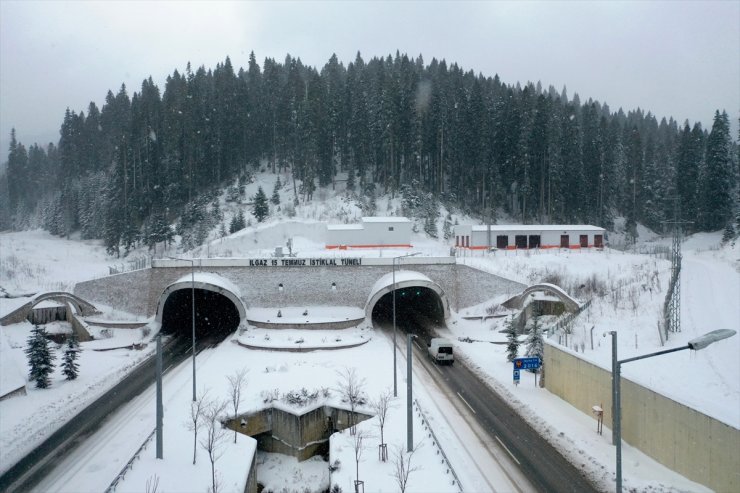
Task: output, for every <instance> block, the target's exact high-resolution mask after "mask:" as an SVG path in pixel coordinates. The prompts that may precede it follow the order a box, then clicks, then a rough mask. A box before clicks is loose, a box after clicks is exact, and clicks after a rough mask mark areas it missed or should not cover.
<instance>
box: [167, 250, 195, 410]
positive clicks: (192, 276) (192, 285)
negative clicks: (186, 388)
mask: <svg viewBox="0 0 740 493" xmlns="http://www.w3.org/2000/svg"><path fill="white" fill-rule="evenodd" d="M167 258H170V259H172V260H182V261H183V262H190V288H191V291H190V298H191V301H192V303H191V305H192V322H193V324H192V325H193V402H195V259H187V258H179V257H169V256H168V257H167Z"/></svg>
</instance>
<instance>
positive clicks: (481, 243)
mask: <svg viewBox="0 0 740 493" xmlns="http://www.w3.org/2000/svg"><path fill="white" fill-rule="evenodd" d="M605 233H606V230H605V229H604V228H600V227H598V226H591V225H583V224H575V225H574V224H547V225H543V224H495V225H490V226H489V225H485V224H484V225H472V224H460V225H457V226H455V247H456V248H466V249H470V250H485V249H488V248H496V249H498V250H515V249H520V248H521V249H528V248H603V247H604V235H605Z"/></svg>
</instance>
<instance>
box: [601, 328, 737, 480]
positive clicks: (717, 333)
mask: <svg viewBox="0 0 740 493" xmlns="http://www.w3.org/2000/svg"><path fill="white" fill-rule="evenodd" d="M609 333H610V334H611V335H612V420H613V423H612V442H613V443H614V445H616V446H617V493H622V410H621V402H620V399H621V373H622V364H623V363H629V362H631V361H637V360H640V359H645V358H652V357H653V356H660V355H661V354H668V353H675V352H676V351H683V350H684V349H692V350H694V351H698V350H699V349H704V348H705V347H707V346H709V345H710V344H712V343H714V342H717V341H721V340H722V339H727V338H728V337H732V336H734V335H735V333H736V332H735V331H734V330H730V329H718V330H713V331H711V332H707V333H706V334H704V335H703V336H699V337H697V338H696V339H692V340H690V341H689V342H688V344H686V345H685V346H681V347H677V348H673V349H665V350H663V351H658V352H655V353H650V354H644V355H642V356H635V357H634V358H626V359H623V360H618V359H617V333H616V331H611V332H609ZM604 335H606V334H604Z"/></svg>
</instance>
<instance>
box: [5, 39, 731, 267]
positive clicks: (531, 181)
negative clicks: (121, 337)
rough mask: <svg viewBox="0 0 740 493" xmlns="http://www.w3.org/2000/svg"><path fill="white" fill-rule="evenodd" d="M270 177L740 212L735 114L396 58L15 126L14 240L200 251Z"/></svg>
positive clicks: (642, 219)
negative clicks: (236, 191)
mask: <svg viewBox="0 0 740 493" xmlns="http://www.w3.org/2000/svg"><path fill="white" fill-rule="evenodd" d="M711 110H712V109H708V110H707V111H708V112H709V111H711ZM259 169H264V170H269V171H272V172H280V173H282V175H281V176H283V179H284V184H283V186H286V187H287V186H289V187H291V189H292V190H294V191H295V192H294V202H295V203H296V204H297V203H299V202H300V201H310V200H312V197H313V192H314V191H315V190H316V188H317V187H327V186H333V185H335V183H336V182H337V181H338V180H341V181H343V182H344V184H345V187H346V189H347V191H348V193H350V194H354V195H355V196H356V197H357V198H358V199H360V200H364V199H365V198H367V196H374V195H375V194H377V193H387V194H390V195H391V196H395V195H404V194H408V192H409V191H414V192H415V193H423V194H425V195H426V196H428V197H432V198H433V200H434V202H435V203H442V204H445V205H446V206H447V207H448V209H451V208H456V209H458V210H460V211H462V212H464V213H468V214H471V215H473V216H474V217H479V218H480V220H481V221H484V222H495V221H496V220H497V219H496V218H497V217H498V216H500V215H501V214H502V213H505V214H507V215H508V216H509V217H512V218H514V219H515V220H516V221H517V222H521V223H525V224H526V223H544V224H547V223H551V224H556V223H570V224H579V223H583V224H595V225H600V226H604V227H606V228H611V227H612V226H613V221H614V219H615V218H616V217H618V216H623V217H625V218H626V225H627V230H628V231H632V232H634V230H635V227H636V224H637V223H642V224H645V225H646V226H648V227H650V228H652V229H654V230H657V231H662V230H664V229H665V227H664V226H665V224H664V222H665V221H670V220H672V219H674V217H675V214H678V215H680V217H682V218H683V219H688V220H691V221H693V223H692V224H691V225H690V226H689V229H690V230H692V231H716V230H719V229H722V228H725V227H727V226H728V225H730V226H731V225H733V224H734V223H735V222H736V221H737V218H738V203H739V201H738V181H739V180H738V175H739V171H738V169H739V167H738V145H737V142H736V141H735V140H734V139H733V137H732V136H731V135H730V122H729V118H728V116H727V113H726V112H725V111H722V110H716V111H715V112H714V120H713V124H712V127H711V129H704V128H702V126H701V124H699V123H694V124H693V125H691V124H690V123H689V122H688V121H686V122H685V123H683V124H680V123H678V122H677V121H675V120H674V119H673V118H669V119H668V120H666V119H665V118H662V119H661V120H660V121H658V119H657V118H656V117H655V116H654V115H652V114H651V113H650V112H647V113H646V112H645V111H643V110H641V109H639V108H638V109H634V110H629V111H628V112H626V113H625V111H623V110H622V109H621V108H620V109H619V110H617V111H612V110H611V109H610V108H609V106H608V105H607V104H606V103H600V102H598V101H593V100H591V99H589V100H588V101H581V100H580V97H579V96H578V94H574V95H573V96H572V97H569V95H568V94H567V91H566V89H565V88H564V89H562V90H560V91H558V90H556V89H555V88H553V87H552V86H550V87H549V88H547V89H545V88H543V87H542V85H541V84H540V83H539V82H538V83H537V84H534V83H527V84H526V85H524V86H522V85H521V84H519V83H517V84H515V85H510V84H506V83H504V82H502V81H501V80H499V77H498V76H497V75H495V76H493V77H490V76H487V75H483V74H478V75H476V74H475V73H474V72H473V71H472V70H468V71H465V70H463V69H462V68H461V67H459V66H458V65H457V64H455V63H452V64H449V65H448V63H447V62H446V61H444V60H441V61H439V60H436V59H432V60H431V62H430V63H428V64H426V63H425V62H424V60H423V59H422V57H421V56H419V57H417V58H415V59H414V58H410V57H408V56H407V55H405V54H400V53H398V52H397V53H396V55H395V56H391V55H389V56H387V57H385V58H372V59H371V60H369V61H365V60H364V59H363V58H362V56H361V55H360V54H359V53H358V54H357V56H356V58H355V59H354V61H352V62H350V63H349V64H347V66H345V65H344V64H343V63H341V62H340V61H339V60H338V59H337V57H336V56H332V57H331V58H330V59H329V61H328V62H327V63H326V64H325V65H324V66H323V67H321V69H320V70H319V69H317V68H314V67H310V66H306V65H304V64H303V63H302V62H301V60H300V58H294V57H292V56H290V55H288V56H286V57H285V60H284V61H283V62H282V63H281V62H278V61H276V60H274V59H272V58H266V59H265V60H264V63H263V64H262V66H261V67H260V65H259V64H258V62H257V60H256V57H255V55H254V53H252V54H251V55H250V58H249V64H248V66H247V68H246V69H243V68H240V69H239V70H238V71H235V69H234V67H233V66H232V64H231V61H230V59H229V58H228V57H227V58H226V59H225V61H224V62H222V63H219V64H217V66H216V67H215V69H213V70H212V69H206V68H205V67H202V66H201V67H199V68H197V69H195V70H193V69H192V68H191V66H190V64H188V65H187V68H186V69H185V72H184V73H179V72H178V71H174V73H172V74H171V75H170V76H168V77H167V79H166V83H165V85H164V88H163V89H160V88H159V87H157V85H155V84H154V82H153V80H152V78H151V77H149V78H147V79H146V80H144V81H143V82H142V84H141V88H140V89H139V90H138V91H135V92H133V94H130V93H129V90H128V89H127V88H126V87H125V85H122V86H121V87H120V89H119V90H118V91H117V92H116V93H114V92H112V91H109V92H108V94H107V96H106V97H105V103H104V104H103V106H102V108H98V107H97V106H96V105H95V103H90V105H89V107H88V108H86V109H85V110H84V111H79V112H76V111H74V110H70V109H67V111H66V112H65V114H64V118H63V121H62V123H61V128H60V138H59V141H58V142H56V143H49V144H47V145H44V146H41V145H38V144H35V143H34V144H33V145H31V146H30V147H28V148H26V146H24V145H23V144H22V143H21V142H18V141H17V140H16V137H15V130H13V132H12V134H11V143H10V148H9V152H8V163H7V172H6V173H5V174H4V175H3V176H2V177H1V178H0V192H1V193H0V230H3V229H26V228H29V227H43V228H45V229H47V230H48V231H50V232H51V233H53V234H57V235H69V234H71V233H73V232H79V233H80V236H81V237H82V238H83V239H87V238H102V239H103V240H104V241H105V244H106V247H107V249H108V251H109V252H110V253H111V254H118V255H120V254H125V253H126V252H128V250H130V249H131V248H132V247H133V246H135V245H138V244H141V243H143V244H146V245H150V246H151V245H154V244H156V243H157V242H161V241H171V239H172V237H173V234H174V231H173V230H172V229H171V227H170V224H173V223H174V222H175V221H178V226H177V233H178V234H181V235H182V237H183V242H184V244H186V245H188V246H195V245H197V244H199V242H201V241H202V240H203V239H204V238H205V236H206V235H207V231H208V230H209V229H210V228H212V227H214V226H217V225H218V221H219V218H218V213H219V211H218V207H217V205H218V203H217V202H216V203H215V205H214V198H215V197H216V193H217V192H219V191H220V190H222V189H224V188H227V187H237V186H238V185H236V184H237V183H238V184H239V185H241V186H243V184H244V183H245V180H248V179H249V177H250V176H251V174H252V173H253V172H254V171H255V170H259ZM285 177H289V180H290V182H288V180H287V179H286V178H285ZM263 194H264V192H263ZM278 200H279V198H278ZM209 207H210V209H209ZM214 208H215V219H214V217H213V216H214V215H213V214H211V213H212V212H214ZM220 219H223V218H222V217H221V218H220ZM242 222H243V218H242ZM242 227H243V226H242ZM230 229H231V228H230Z"/></svg>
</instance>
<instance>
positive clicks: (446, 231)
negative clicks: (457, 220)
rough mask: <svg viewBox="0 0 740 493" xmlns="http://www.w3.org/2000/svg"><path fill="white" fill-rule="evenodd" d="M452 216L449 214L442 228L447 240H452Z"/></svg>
mask: <svg viewBox="0 0 740 493" xmlns="http://www.w3.org/2000/svg"><path fill="white" fill-rule="evenodd" d="M451 219H452V216H451V215H450V214H447V216H446V217H445V222H444V225H443V226H442V235H443V236H444V239H445V240H449V239H450V238H452V221H451Z"/></svg>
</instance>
